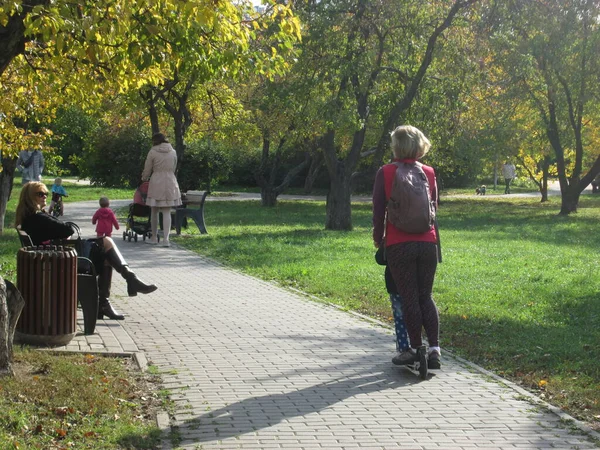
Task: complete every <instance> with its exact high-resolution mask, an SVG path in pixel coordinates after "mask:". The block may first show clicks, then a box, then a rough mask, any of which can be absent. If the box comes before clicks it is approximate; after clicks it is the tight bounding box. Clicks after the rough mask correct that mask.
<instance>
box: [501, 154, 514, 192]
mask: <svg viewBox="0 0 600 450" xmlns="http://www.w3.org/2000/svg"><path fill="white" fill-rule="evenodd" d="M516 175H517V168H516V167H515V165H514V164H513V163H511V162H510V161H509V160H506V162H505V163H504V165H503V166H502V176H503V177H504V184H505V188H504V193H505V194H510V183H512V180H513V179H514V178H515V176H516Z"/></svg>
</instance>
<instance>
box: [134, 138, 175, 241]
mask: <svg viewBox="0 0 600 450" xmlns="http://www.w3.org/2000/svg"><path fill="white" fill-rule="evenodd" d="M176 167H177V153H176V152H175V150H174V149H173V147H172V146H171V144H170V143H169V141H167V139H166V137H165V135H164V134H162V133H154V135H153V136H152V148H151V149H150V152H149V153H148V156H147V157H146V163H145V164H144V171H143V172H142V180H144V181H145V180H150V184H149V186H148V196H147V197H146V205H148V206H150V208H151V209H150V211H151V212H150V226H151V229H152V237H151V238H150V239H149V240H147V241H146V242H147V243H149V244H158V236H157V233H158V214H159V213H162V217H163V233H164V236H163V242H162V245H163V246H164V247H168V246H169V245H170V244H169V233H170V231H171V208H172V207H174V206H179V205H181V192H180V191H179V184H178V183H177V178H175V168H176Z"/></svg>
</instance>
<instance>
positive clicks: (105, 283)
mask: <svg viewBox="0 0 600 450" xmlns="http://www.w3.org/2000/svg"><path fill="white" fill-rule="evenodd" d="M112 271H113V268H112V267H111V266H107V265H105V266H104V267H103V268H102V273H101V274H100V276H99V277H98V319H103V318H104V316H106V317H108V318H109V319H112V320H123V319H125V316H124V315H123V314H119V313H118V312H117V311H116V310H115V309H114V308H113V307H112V305H111V304H110V301H109V300H108V299H109V297H110V284H111V282H112Z"/></svg>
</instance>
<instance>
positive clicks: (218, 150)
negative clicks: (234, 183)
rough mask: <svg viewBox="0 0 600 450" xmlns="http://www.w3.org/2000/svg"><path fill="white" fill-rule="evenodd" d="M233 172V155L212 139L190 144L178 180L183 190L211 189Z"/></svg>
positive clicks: (180, 167)
mask: <svg viewBox="0 0 600 450" xmlns="http://www.w3.org/2000/svg"><path fill="white" fill-rule="evenodd" d="M230 172H231V156H230V155H229V154H228V151H227V150H226V149H224V148H223V146H222V145H220V144H218V143H215V142H214V141H211V140H210V139H205V140H200V141H195V142H192V143H191V144H189V145H188V147H187V149H186V152H185V155H184V159H183V161H181V164H180V166H179V172H178V173H177V181H178V182H179V188H180V189H181V191H182V192H185V191H189V190H202V189H206V190H208V191H210V190H211V186H213V185H215V184H217V183H219V182H221V181H223V180H224V179H226V178H227V176H228V175H229V173H230Z"/></svg>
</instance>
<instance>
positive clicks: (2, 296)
mask: <svg viewBox="0 0 600 450" xmlns="http://www.w3.org/2000/svg"><path fill="white" fill-rule="evenodd" d="M23 306H25V301H24V300H23V297H22V296H21V293H20V292H19V291H18V290H17V288H16V286H15V285H14V284H12V283H11V282H10V281H5V280H4V279H3V278H2V277H0V377H2V376H12V375H14V373H13V369H12V361H13V338H14V335H15V328H16V326H17V321H18V320H19V316H20V315H21V311H22V310H23Z"/></svg>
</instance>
